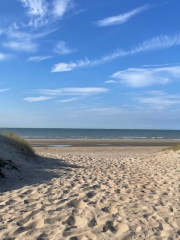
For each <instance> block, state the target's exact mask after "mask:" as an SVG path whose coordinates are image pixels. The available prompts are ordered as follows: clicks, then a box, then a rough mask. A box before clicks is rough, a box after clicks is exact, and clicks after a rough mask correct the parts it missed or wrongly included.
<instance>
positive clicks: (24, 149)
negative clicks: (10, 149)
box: [2, 130, 36, 157]
mask: <svg viewBox="0 0 180 240" xmlns="http://www.w3.org/2000/svg"><path fill="white" fill-rule="evenodd" d="M2 135H3V136H5V137H7V141H8V143H9V144H11V145H12V146H14V147H16V148H17V150H18V151H19V152H20V153H22V154H23V155H26V156H30V157H35V156H36V154H35V151H34V149H33V148H32V147H31V145H30V144H29V143H28V141H27V140H25V139H23V138H21V137H20V136H18V135H17V134H16V133H15V132H9V131H7V130H5V131H4V132H2Z"/></svg>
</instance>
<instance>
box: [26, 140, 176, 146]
mask: <svg viewBox="0 0 180 240" xmlns="http://www.w3.org/2000/svg"><path fill="white" fill-rule="evenodd" d="M28 141H29V143H30V144H31V145H32V146H35V147H45V146H46V147H47V146H59V147H60V146H62V147H63V146H64V145H65V146H67V147H101V146H102V147H103V146H106V147H108V146H112V147H113V146H119V147H127V146H138V147H140V146H173V145H175V144H177V143H179V142H180V140H173V139H172V140H171V139H170V140H163V139H152V140H149V139H142V140H139V139H138V140H136V139H135V140H134V139H28Z"/></svg>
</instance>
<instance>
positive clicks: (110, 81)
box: [104, 80, 117, 83]
mask: <svg viewBox="0 0 180 240" xmlns="http://www.w3.org/2000/svg"><path fill="white" fill-rule="evenodd" d="M116 82H117V81H114V80H108V81H105V82H104V83H116Z"/></svg>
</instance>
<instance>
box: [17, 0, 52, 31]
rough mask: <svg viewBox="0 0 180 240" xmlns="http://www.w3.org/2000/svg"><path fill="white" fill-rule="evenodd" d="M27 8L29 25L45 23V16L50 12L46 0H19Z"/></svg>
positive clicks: (35, 25)
mask: <svg viewBox="0 0 180 240" xmlns="http://www.w3.org/2000/svg"><path fill="white" fill-rule="evenodd" d="M19 1H20V2H21V3H22V5H23V6H24V7H25V8H26V9H27V15H28V16H29V17H30V22H29V26H34V27H37V26H38V25H44V22H45V21H46V19H45V16H46V14H47V13H48V11H47V10H48V4H47V2H46V1H45V0H19Z"/></svg>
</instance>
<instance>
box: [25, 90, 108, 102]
mask: <svg viewBox="0 0 180 240" xmlns="http://www.w3.org/2000/svg"><path fill="white" fill-rule="evenodd" d="M108 90H109V89H107V88H58V89H38V90H34V91H31V93H33V94H38V95H43V96H40V97H27V98H24V99H23V100H24V101H27V102H36V101H44V100H48V99H52V98H57V97H58V96H74V97H72V98H68V99H60V100H57V101H56V102H61V103H68V102H72V101H76V100H79V99H81V98H84V97H88V96H93V95H98V94H102V93H106V92H107V91H108Z"/></svg>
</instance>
